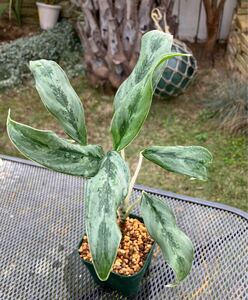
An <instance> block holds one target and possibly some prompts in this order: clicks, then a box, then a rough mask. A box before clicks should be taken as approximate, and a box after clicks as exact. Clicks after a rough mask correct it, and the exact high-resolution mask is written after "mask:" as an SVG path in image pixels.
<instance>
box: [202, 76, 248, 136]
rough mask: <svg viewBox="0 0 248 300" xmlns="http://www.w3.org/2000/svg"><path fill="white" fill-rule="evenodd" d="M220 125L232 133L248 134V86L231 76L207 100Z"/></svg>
mask: <svg viewBox="0 0 248 300" xmlns="http://www.w3.org/2000/svg"><path fill="white" fill-rule="evenodd" d="M205 104H206V107H207V108H208V110H209V112H210V113H211V115H212V117H213V118H214V119H215V121H216V122H217V124H218V126H219V127H220V128H221V129H223V130H227V131H228V132H230V133H232V134H242V135H248V117H247V116H248V86H247V84H246V83H245V82H243V81H241V80H238V79H235V78H229V79H227V80H223V81H222V83H221V84H219V85H218V86H217V87H216V88H214V89H213V90H212V91H211V92H210V91H209V94H208V97H207V99H206V100H205Z"/></svg>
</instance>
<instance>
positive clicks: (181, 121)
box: [0, 69, 248, 210]
mask: <svg viewBox="0 0 248 300" xmlns="http://www.w3.org/2000/svg"><path fill="white" fill-rule="evenodd" d="M221 79H222V75H221V74H219V73H218V72H217V71H216V70H214V69H212V70H204V71H202V72H201V73H200V74H199V75H198V78H197V79H196V81H195V83H194V84H193V85H192V86H191V87H190V88H189V90H188V91H187V93H186V94H184V95H182V96H180V97H177V98H175V99H171V100H161V99H154V101H153V104H152V108H151V111H150V114H149V116H148V119H147V120H146V122H145V124H144V127H143V129H142V131H141V133H140V135H139V137H138V138H137V139H136V140H135V141H134V142H133V144H131V145H130V146H129V147H128V148H127V150H126V155H127V158H128V160H129V162H130V166H131V169H132V171H133V170H134V168H135V165H136V162H137V159H138V153H139V151H140V150H142V149H143V148H145V147H146V146H148V145H200V146H204V147H207V148H208V149H209V150H210V151H211V152H212V154H213V158H214V161H213V164H212V166H211V168H210V172H209V180H208V181H207V182H201V181H197V180H195V181H192V180H189V178H188V177H184V176H181V175H176V174H173V173H168V172H165V171H163V170H162V169H161V168H160V167H158V166H156V165H154V164H152V163H150V162H148V161H144V163H143V166H142V169H141V172H140V175H139V177H138V183H140V184H144V185H148V186H151V187H156V188H162V189H165V190H169V191H173V192H177V193H181V194H186V195H190V196H193V197H200V198H204V199H208V200H213V201H219V202H223V203H226V204H229V205H231V206H235V207H239V208H240V209H243V210H248V208H247V195H248V176H247V175H248V172H247V171H248V166H247V140H246V138H245V137H234V136H230V135H229V134H228V133H225V132H223V131H220V130H218V129H217V127H216V125H215V124H214V123H213V121H212V120H211V119H210V115H209V114H208V112H207V111H205V110H204V108H203V105H202V100H203V98H204V95H206V87H207V86H208V88H209V85H210V82H215V83H216V80H221ZM72 84H73V86H74V88H75V89H76V91H77V92H78V94H79V95H80V97H81V99H82V101H83V102H84V107H85V113H86V122H87V127H88V136H89V143H92V144H93V143H99V144H101V145H102V146H103V147H104V148H105V150H110V149H111V136H110V134H109V125H110V121H111V118H112V101H113V93H112V92H106V91H104V90H103V89H101V88H98V89H92V87H90V85H89V82H87V80H86V79H85V78H76V79H74V80H73V81H72ZM210 88H211V86H210ZM8 108H11V110H12V113H11V114H12V118H13V119H14V120H16V121H19V122H23V123H25V124H28V125H31V126H33V127H36V128H39V129H51V130H54V131H55V132H56V133H58V134H62V135H63V132H62V131H61V128H60V126H59V124H58V123H57V122H56V120H55V119H54V118H53V117H52V116H51V115H50V114H49V113H48V112H47V111H46V109H45V108H44V107H43V105H42V103H41V101H40V99H39V96H38V94H37V92H36V90H35V89H34V88H33V86H31V84H30V85H28V86H26V87H22V88H21V89H13V90H6V91H2V92H0V153H2V154H6V155H13V156H21V155H20V153H19V152H18V151H17V150H16V149H15V148H14V147H13V145H12V144H11V143H10V141H9V140H8V137H7V134H6V126H5V122H6V117H7V111H8Z"/></svg>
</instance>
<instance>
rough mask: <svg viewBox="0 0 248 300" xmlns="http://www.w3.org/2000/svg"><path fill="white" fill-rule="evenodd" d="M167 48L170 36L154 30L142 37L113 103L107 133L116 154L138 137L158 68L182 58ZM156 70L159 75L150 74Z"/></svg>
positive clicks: (149, 102) (150, 98) (148, 108)
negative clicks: (109, 128) (138, 51)
mask: <svg viewBox="0 0 248 300" xmlns="http://www.w3.org/2000/svg"><path fill="white" fill-rule="evenodd" d="M171 45H172V36H171V35H170V34H167V33H164V32H161V31H158V30H153V31H149V32H148V33H146V34H145V35H144V36H143V37H142V41H141V50H140V56H139V60H138V62H137V64H136V66H135V68H134V69H133V71H132V73H131V74H130V76H129V77H128V78H127V79H126V80H125V81H124V82H123V83H122V85H121V86H120V87H119V89H118V91H117V93H116V96H115V99H114V116H113V119H112V124H111V133H112V138H113V144H114V149H116V150H117V151H120V150H122V149H123V148H125V147H126V146H127V145H128V144H130V143H131V142H132V140H133V139H134V138H135V137H136V136H137V134H138V133H139V131H140V129H141V127H142V125H143V123H144V121H145V119H146V117H147V115H148V112H149V110H150V106H151V102H152V95H153V92H154V90H155V88H156V85H157V82H158V80H159V79H160V76H161V74H162V73H161V70H162V69H161V68H160V66H161V64H162V63H164V62H166V61H167V60H168V59H170V58H172V57H174V56H180V55H182V56H183V55H185V54H179V53H170V50H171ZM157 68H159V72H154V71H155V70H156V69H157ZM154 74H155V75H156V76H155V75H154ZM153 75H154V76H155V77H156V78H154V76H153ZM158 77H159V78H158Z"/></svg>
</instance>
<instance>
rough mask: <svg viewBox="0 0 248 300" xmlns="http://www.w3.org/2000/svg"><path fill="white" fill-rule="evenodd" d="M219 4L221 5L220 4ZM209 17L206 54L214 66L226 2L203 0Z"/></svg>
mask: <svg viewBox="0 0 248 300" xmlns="http://www.w3.org/2000/svg"><path fill="white" fill-rule="evenodd" d="M218 2H219V3H218ZM203 3H204V6H205V10H206V15H207V32H208V39H207V45H206V52H207V54H208V55H211V57H212V62H213V64H214V48H215V44H216V41H217V38H218V31H219V26H220V20H221V15H222V13H223V10H224V5H225V0H220V1H218V0H203Z"/></svg>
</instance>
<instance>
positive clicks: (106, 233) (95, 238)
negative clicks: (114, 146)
mask: <svg viewBox="0 0 248 300" xmlns="http://www.w3.org/2000/svg"><path fill="white" fill-rule="evenodd" d="M129 180H130V175H129V169H128V166H127V164H126V163H125V161H124V160H123V159H122V158H121V156H120V155H119V153H118V152H116V151H111V152H108V153H107V155H106V157H105V158H104V160H103V161H102V164H101V167H100V170H99V172H98V173H97V175H96V176H95V177H93V178H91V179H90V180H89V181H88V183H87V196H86V211H87V213H86V232H87V235H88V241H89V248H90V252H91V256H92V260H93V265H94V268H95V271H96V273H97V275H98V277H99V279H100V280H103V281H104V280H107V279H108V277H109V274H110V272H111V269H112V265H113V263H114V261H115V258H116V255H117V250H118V247H119V244H120V241H121V231H120V229H119V226H118V224H117V217H116V214H117V208H118V207H119V205H120V204H121V203H122V201H123V200H124V198H125V197H126V195H127V192H128V186H129Z"/></svg>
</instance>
